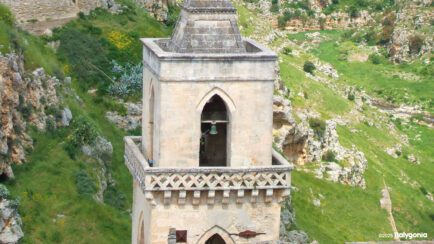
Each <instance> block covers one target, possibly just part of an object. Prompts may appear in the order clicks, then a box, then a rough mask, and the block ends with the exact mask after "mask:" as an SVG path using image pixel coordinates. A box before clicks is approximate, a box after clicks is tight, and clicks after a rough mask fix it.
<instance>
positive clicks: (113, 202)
mask: <svg viewBox="0 0 434 244" xmlns="http://www.w3.org/2000/svg"><path fill="white" fill-rule="evenodd" d="M125 200H126V197H125V195H124V194H123V193H122V192H120V191H119V190H118V189H117V188H115V187H114V186H113V185H109V186H108V187H107V189H106V190H105V191H104V202H105V203H107V204H108V205H110V206H113V207H115V208H117V209H124V208H125Z"/></svg>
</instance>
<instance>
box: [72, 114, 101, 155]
mask: <svg viewBox="0 0 434 244" xmlns="http://www.w3.org/2000/svg"><path fill="white" fill-rule="evenodd" d="M72 130H73V131H72V133H71V135H70V136H69V137H68V138H67V143H66V145H65V147H64V149H65V151H66V152H67V153H68V155H69V157H71V158H72V159H75V158H76V154H77V152H78V150H79V149H80V147H81V146H83V145H92V144H93V143H94V142H95V141H96V138H97V137H98V131H97V129H96V127H95V125H94V124H93V123H92V122H91V121H89V120H88V119H86V118H84V117H78V118H76V119H74V121H73V123H72Z"/></svg>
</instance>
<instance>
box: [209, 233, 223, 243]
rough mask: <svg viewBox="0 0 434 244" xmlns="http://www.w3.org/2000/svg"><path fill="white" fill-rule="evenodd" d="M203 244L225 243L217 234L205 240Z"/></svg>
mask: <svg viewBox="0 0 434 244" xmlns="http://www.w3.org/2000/svg"><path fill="white" fill-rule="evenodd" d="M205 244H226V242H225V240H223V238H222V237H221V236H220V235H219V234H214V235H212V236H211V237H210V238H209V239H208V240H206V242H205Z"/></svg>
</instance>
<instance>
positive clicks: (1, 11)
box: [0, 4, 15, 26]
mask: <svg viewBox="0 0 434 244" xmlns="http://www.w3.org/2000/svg"><path fill="white" fill-rule="evenodd" d="M0 21H2V22H4V23H6V24H7V25H9V26H12V25H13V24H14V21H15V20H14V16H13V14H12V12H11V11H10V10H9V8H8V7H6V6H5V5H3V4H0Z"/></svg>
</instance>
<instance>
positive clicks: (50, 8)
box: [0, 0, 103, 23]
mask: <svg viewBox="0 0 434 244" xmlns="http://www.w3.org/2000/svg"><path fill="white" fill-rule="evenodd" d="M102 2H103V1H101V0H0V3H2V4H4V5H6V6H8V7H9V8H10V9H11V10H12V12H13V13H14V14H15V17H16V19H17V20H18V22H19V23H26V22H32V21H34V20H37V21H46V20H56V19H68V18H74V17H76V16H77V14H78V13H79V12H84V13H88V12H89V11H90V10H92V9H95V8H97V7H102V6H103V3H102Z"/></svg>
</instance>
